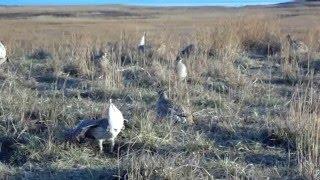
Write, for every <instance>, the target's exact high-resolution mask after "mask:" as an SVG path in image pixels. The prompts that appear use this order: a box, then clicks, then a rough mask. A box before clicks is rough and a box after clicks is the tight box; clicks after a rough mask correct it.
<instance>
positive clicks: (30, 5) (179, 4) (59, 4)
mask: <svg viewBox="0 0 320 180" xmlns="http://www.w3.org/2000/svg"><path fill="white" fill-rule="evenodd" d="M283 3H293V1H285V2H278V3H270V2H266V1H264V2H255V3H242V2H239V3H164V4H162V3H132V4H131V3H119V4H116V3H88V4H86V3H70V4H68V3H66V4H64V3H57V4H56V3H49V4H44V3H38V4H34V3H30V4H10V5H7V4H0V6H6V7H10V6H11V7H17V6H18V7H32V6H39V7H45V6H136V7H245V6H266V5H277V4H283Z"/></svg>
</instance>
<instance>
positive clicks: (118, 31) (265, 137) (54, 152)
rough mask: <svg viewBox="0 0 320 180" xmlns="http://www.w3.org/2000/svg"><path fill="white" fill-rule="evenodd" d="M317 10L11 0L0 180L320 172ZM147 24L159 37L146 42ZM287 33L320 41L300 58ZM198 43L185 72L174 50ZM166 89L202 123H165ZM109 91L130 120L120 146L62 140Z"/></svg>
mask: <svg viewBox="0 0 320 180" xmlns="http://www.w3.org/2000/svg"><path fill="white" fill-rule="evenodd" d="M318 9H319V8H317V7H289V8H270V7H269V8H263V7H260V8H258V7H256V8H253V7H251V8H236V9H231V8H226V9H225V8H202V9H201V8H200V9H199V8H189V9H188V8H172V9H170V8H162V9H161V8H160V9H154V8H139V7H135V8H128V7H117V6H111V7H86V8H84V7H67V8H66V9H65V10H62V9H61V8H59V7H42V8H36V7H25V8H22V7H15V8H13V7H12V8H2V7H1V8H0V18H1V19H0V23H1V26H2V27H3V28H1V29H0V34H1V38H2V39H3V41H4V43H5V44H6V45H7V48H8V51H9V57H10V59H11V60H10V62H8V63H5V64H3V65H2V66H1V72H0V73H1V74H0V85H1V87H0V94H1V96H0V142H2V149H1V151H0V179H2V178H4V179H6V178H9V179H10V178H26V179H46V178H55V179H69V178H73V179H79V178H80V179H88V178H90V179H104V178H105V179H108V178H109V179H110V178H129V179H212V178H226V179H239V178H240V179H242V178H266V177H270V178H290V179H292V178H305V179H317V178H319V172H320V169H319V168H320V162H319V127H320V126H319V112H318V109H319V108H318V104H319V102H318V101H319V97H318V95H317V94H318V92H319V83H318V79H319V77H320V76H319V75H320V74H319V72H320V64H319V57H320V56H319V55H320V54H319V46H320V44H319V43H320V42H319V41H318V40H317V39H319V27H320V24H319V23H307V21H311V22H320V19H319V17H320V16H317V15H318V11H316V10H318ZM125 12H126V13H125ZM200 12H201V13H200ZM302 12H304V13H305V14H304V13H302ZM297 13H298V15H297ZM97 14H98V15H97ZM252 14H255V16H254V17H253V16H252ZM62 15H63V17H61V16H62ZM21 16H25V17H26V19H20V18H21ZM318 20H319V21H318ZM302 25H303V26H302ZM144 31H145V32H147V41H148V43H149V45H151V47H152V49H151V50H150V52H148V53H146V54H141V53H138V52H137V50H136V46H137V43H138V41H139V39H140V36H141V35H142V34H143V32H144ZM287 33H293V34H294V35H295V36H296V37H299V38H301V39H303V40H304V41H305V42H306V44H307V45H308V46H309V47H310V52H308V54H307V55H306V56H301V57H300V56H299V57H298V58H295V59H290V55H289V54H288V52H289V51H288V44H287V43H286V39H285V35H286V34H287ZM190 43H192V44H195V45H196V47H197V48H196V51H195V53H194V54H192V55H191V56H190V57H189V58H187V59H185V60H184V61H185V63H186V65H187V67H188V79H187V81H185V82H178V78H177V77H176V75H175V71H174V66H175V61H174V60H175V58H176V55H177V54H178V52H179V50H180V49H181V48H182V47H183V46H185V45H187V44H190ZM100 51H102V52H105V53H106V55H105V59H104V61H96V60H94V56H96V55H98V52H100ZM159 88H166V89H168V90H169V94H170V97H172V98H173V99H174V100H175V101H177V102H178V103H179V104H182V105H184V106H185V108H187V109H188V110H189V111H190V112H191V113H192V114H193V121H194V124H174V123H172V122H169V121H168V122H158V121H156V115H155V102H156V99H157V93H156V92H157V90H159ZM110 97H112V98H113V99H115V103H116V104H117V106H118V107H119V108H120V109H121V110H122V112H123V113H124V116H125V118H126V119H128V120H129V123H128V124H127V125H126V129H125V130H124V131H123V132H122V133H121V134H120V137H119V139H118V141H117V142H116V146H117V148H116V149H117V151H116V152H115V154H112V155H111V154H103V155H99V154H98V153H97V147H96V146H95V144H94V143H90V142H85V143H80V144H68V143H65V142H63V138H62V137H63V132H64V130H65V129H66V128H69V127H72V126H74V125H75V124H76V123H77V122H78V121H79V120H80V119H84V118H95V117H100V116H102V115H103V109H104V106H105V105H106V104H107V102H108V99H109V98H110ZM301 132H305V133H301Z"/></svg>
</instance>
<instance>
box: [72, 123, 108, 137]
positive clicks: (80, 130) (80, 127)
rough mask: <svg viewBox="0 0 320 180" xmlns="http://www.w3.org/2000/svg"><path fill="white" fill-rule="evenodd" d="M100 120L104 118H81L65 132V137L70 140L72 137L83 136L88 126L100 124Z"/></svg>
mask: <svg viewBox="0 0 320 180" xmlns="http://www.w3.org/2000/svg"><path fill="white" fill-rule="evenodd" d="M102 121H104V119H86V120H82V121H80V122H79V123H78V124H77V126H76V127H75V128H73V129H71V130H70V131H69V132H67V134H66V139H69V140H72V139H77V138H79V137H83V136H84V135H85V133H86V132H87V131H88V130H89V129H90V128H92V127H96V126H98V125H100V124H102Z"/></svg>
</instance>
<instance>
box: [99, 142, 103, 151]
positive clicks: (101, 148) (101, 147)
mask: <svg viewBox="0 0 320 180" xmlns="http://www.w3.org/2000/svg"><path fill="white" fill-rule="evenodd" d="M99 148H100V153H101V154H102V153H103V139H99Z"/></svg>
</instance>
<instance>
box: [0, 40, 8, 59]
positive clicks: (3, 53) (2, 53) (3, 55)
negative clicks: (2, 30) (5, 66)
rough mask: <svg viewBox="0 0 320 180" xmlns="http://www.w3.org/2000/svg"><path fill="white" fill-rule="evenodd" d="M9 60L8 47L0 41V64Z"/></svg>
mask: <svg viewBox="0 0 320 180" xmlns="http://www.w3.org/2000/svg"><path fill="white" fill-rule="evenodd" d="M7 60H8V58H7V50H6V47H5V46H4V45H3V44H2V42H1V41H0V64H2V63H4V62H5V61H7Z"/></svg>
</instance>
